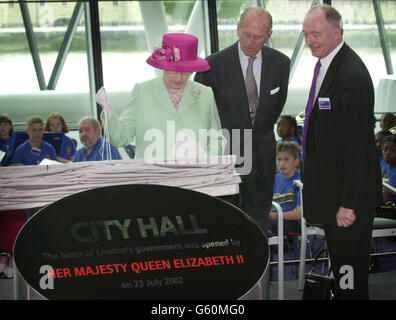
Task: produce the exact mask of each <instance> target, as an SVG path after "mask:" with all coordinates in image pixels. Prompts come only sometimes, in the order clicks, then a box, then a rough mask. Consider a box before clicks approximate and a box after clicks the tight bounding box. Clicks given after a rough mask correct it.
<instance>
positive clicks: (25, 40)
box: [0, 0, 396, 127]
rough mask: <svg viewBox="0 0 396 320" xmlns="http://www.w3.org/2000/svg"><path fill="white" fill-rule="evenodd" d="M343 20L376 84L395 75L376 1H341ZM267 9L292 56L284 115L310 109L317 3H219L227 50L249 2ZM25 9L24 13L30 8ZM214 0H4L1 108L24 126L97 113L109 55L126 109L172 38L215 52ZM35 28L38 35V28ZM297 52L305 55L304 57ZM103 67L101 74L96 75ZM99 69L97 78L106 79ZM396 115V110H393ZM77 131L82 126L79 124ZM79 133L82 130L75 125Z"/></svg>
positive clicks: (390, 25) (387, 22)
mask: <svg viewBox="0 0 396 320" xmlns="http://www.w3.org/2000/svg"><path fill="white" fill-rule="evenodd" d="M332 3H333V5H334V7H335V8H336V9H338V10H339V11H340V13H341V14H342V15H343V19H344V30H345V31H344V38H345V41H346V42H347V43H348V44H349V45H350V46H351V47H352V48H353V49H354V50H356V52H357V53H358V54H359V55H360V56H361V58H362V59H363V61H364V62H365V63H366V65H367V67H368V69H369V71H370V73H371V76H372V78H373V81H374V84H375V86H376V87H377V85H378V83H379V81H380V79H381V78H382V77H384V76H385V75H386V74H387V70H386V66H385V62H384V58H383V52H382V49H381V44H380V38H379V36H378V28H377V24H376V16H375V13H374V6H373V1H372V0H333V1H332ZM378 3H379V4H380V7H381V9H382V15H383V19H384V26H385V31H386V36H387V38H386V39H387V43H388V45H389V50H390V56H391V59H392V62H393V66H394V68H396V1H394V0H381V1H378ZM90 4H94V5H95V6H96V5H97V8H98V17H97V18H98V21H99V30H98V32H99V33H98V34H99V35H100V43H101V51H100V50H98V48H94V50H93V51H92V53H91V51H90V48H91V37H92V36H94V34H95V33H92V34H91V24H89V26H88V27H87V26H86V20H87V21H89V22H90V23H91V18H92V17H90V9H92V7H90ZM252 5H259V6H264V7H265V8H266V9H268V10H269V11H270V12H271V14H272V17H273V35H272V38H271V41H270V43H269V45H270V46H272V47H273V48H275V49H277V50H279V51H281V52H283V53H285V54H286V55H287V56H289V57H290V58H292V57H294V58H293V69H292V73H291V78H290V85H289V96H288V100H287V103H286V106H285V109H284V113H288V114H298V113H299V112H301V111H303V110H304V108H305V104H306V100H307V95H308V89H309V86H310V83H311V79H312V70H313V66H314V63H315V58H313V57H312V56H311V53H310V50H309V49H308V48H307V47H306V46H305V45H304V43H303V42H302V45H303V46H302V47H301V48H302V49H301V50H300V51H298V52H299V54H297V55H296V56H293V53H294V52H295V51H296V49H295V48H296V46H297V44H298V39H299V36H300V34H301V27H302V22H303V19H304V16H305V13H306V12H307V10H308V9H309V8H310V6H311V5H312V0H217V1H216V8H217V11H216V15H217V32H218V42H219V43H218V44H219V49H220V50H221V49H223V48H225V47H227V46H229V45H231V44H233V43H234V42H235V41H237V40H238V38H237V34H236V25H237V22H238V19H239V16H240V13H241V12H242V11H243V10H244V9H245V8H246V7H248V6H252ZM23 7H25V8H23ZM208 21H209V7H208V2H207V1H206V0H197V1H196V0H186V1H136V0H135V1H93V0H87V1H23V2H22V4H21V3H20V2H19V1H2V0H0V74H1V76H0V88H1V92H0V106H1V109H2V110H0V112H9V113H12V114H11V115H12V116H13V118H14V119H15V121H16V122H17V123H23V122H24V120H25V119H26V117H27V116H28V115H30V114H31V113H39V114H40V115H42V116H43V117H46V116H47V115H48V113H49V112H51V111H58V112H61V113H62V114H63V115H64V116H65V117H66V118H67V119H68V121H69V122H72V123H74V124H76V123H77V121H78V119H79V118H81V117H82V116H84V115H87V114H92V115H96V104H95V101H94V99H93V97H94V94H95V89H97V88H95V87H94V85H93V83H95V82H94V81H93V80H94V79H93V77H94V76H95V69H94V68H93V67H92V64H93V61H92V60H93V59H92V54H95V55H99V56H100V57H101V65H100V66H96V67H99V69H102V70H103V79H100V81H103V84H104V86H105V88H106V90H107V91H108V92H109V95H110V97H111V99H112V101H113V102H114V105H115V106H116V107H122V105H124V104H125V102H126V101H127V99H128V98H129V94H130V92H131V89H132V88H133V86H134V84H135V83H136V82H141V81H144V80H147V79H150V78H153V77H155V76H158V75H160V74H161V73H160V72H159V71H158V70H156V69H154V68H152V67H151V66H149V65H148V64H147V63H146V59H147V57H148V56H149V55H150V54H151V52H152V50H153V48H154V47H155V46H159V45H160V44H161V41H162V35H163V34H164V33H166V32H188V33H192V34H195V35H196V36H198V38H199V39H200V42H199V55H200V56H201V57H206V56H207V55H209V54H210V53H211V52H210V48H211V41H214V40H213V38H212V39H211V36H212V35H213V34H211V33H210V28H209V23H208ZM29 31H30V32H29ZM296 52H297V51H296ZM97 70H98V69H96V71H97ZM98 75H99V73H97V74H96V76H97V77H98V79H99V78H100V75H99V76H98ZM394 109H396V107H395V108H394ZM72 127H73V125H72ZM74 127H75V126H74Z"/></svg>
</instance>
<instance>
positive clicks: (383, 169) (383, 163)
mask: <svg viewBox="0 0 396 320" xmlns="http://www.w3.org/2000/svg"><path fill="white" fill-rule="evenodd" d="M388 170H389V164H388V163H387V162H386V161H385V160H384V158H382V157H381V173H382V176H384V175H386V172H387V171H388Z"/></svg>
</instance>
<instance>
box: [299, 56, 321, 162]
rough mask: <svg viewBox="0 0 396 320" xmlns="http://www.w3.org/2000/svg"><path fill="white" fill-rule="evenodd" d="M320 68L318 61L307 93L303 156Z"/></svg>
mask: <svg viewBox="0 0 396 320" xmlns="http://www.w3.org/2000/svg"><path fill="white" fill-rule="evenodd" d="M321 66H322V64H321V63H320V60H319V59H318V62H316V65H315V70H314V76H313V79H312V85H311V91H310V92H309V100H308V106H307V110H306V112H305V120H304V128H303V139H302V149H303V155H305V148H306V139H307V133H308V123H309V117H310V116H311V111H312V107H313V105H314V102H315V91H316V80H317V79H318V75H319V70H320V67H321Z"/></svg>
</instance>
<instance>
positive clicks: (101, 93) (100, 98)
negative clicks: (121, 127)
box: [96, 87, 113, 118]
mask: <svg viewBox="0 0 396 320" xmlns="http://www.w3.org/2000/svg"><path fill="white" fill-rule="evenodd" d="M96 102H97V103H99V104H100V105H101V106H102V108H103V109H104V110H105V112H106V115H107V117H109V118H110V117H111V114H112V109H113V108H112V106H111V103H110V99H109V97H108V95H107V93H106V90H105V88H104V87H101V88H100V89H99V90H98V92H97V93H96Z"/></svg>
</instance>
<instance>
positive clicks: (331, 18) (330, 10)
mask: <svg viewBox="0 0 396 320" xmlns="http://www.w3.org/2000/svg"><path fill="white" fill-rule="evenodd" d="M315 10H321V11H322V12H323V13H324V14H325V17H326V20H327V22H328V23H329V24H331V25H333V26H334V27H336V28H341V30H342V32H343V27H344V24H343V22H342V16H341V14H340V13H339V12H338V11H337V10H336V9H334V7H332V6H330V5H328V4H319V5H317V6H313V7H312V8H311V9H310V10H309V11H308V13H307V14H309V13H311V12H312V11H315Z"/></svg>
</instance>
